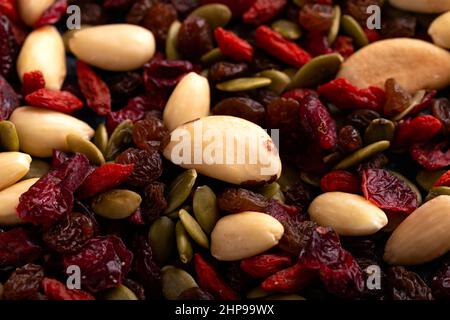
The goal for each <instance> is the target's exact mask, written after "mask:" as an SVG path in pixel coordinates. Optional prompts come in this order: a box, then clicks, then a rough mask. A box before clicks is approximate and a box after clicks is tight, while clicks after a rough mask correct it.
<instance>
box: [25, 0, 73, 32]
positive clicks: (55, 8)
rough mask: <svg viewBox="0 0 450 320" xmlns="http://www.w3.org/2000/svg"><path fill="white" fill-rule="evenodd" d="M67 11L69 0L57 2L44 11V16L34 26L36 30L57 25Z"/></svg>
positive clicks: (58, 0)
mask: <svg viewBox="0 0 450 320" xmlns="http://www.w3.org/2000/svg"><path fill="white" fill-rule="evenodd" d="M66 10H67V0H57V1H55V2H54V3H53V4H52V5H51V6H50V7H49V8H48V9H47V10H45V11H44V13H43V14H42V16H41V17H40V18H39V19H38V20H37V21H36V22H35V23H34V24H33V27H34V28H40V27H42V26H45V25H48V24H55V23H56V22H58V21H59V20H60V19H61V18H62V17H63V16H64V15H65V14H66Z"/></svg>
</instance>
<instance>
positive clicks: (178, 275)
mask: <svg viewBox="0 0 450 320" xmlns="http://www.w3.org/2000/svg"><path fill="white" fill-rule="evenodd" d="M161 283H162V292H163V295H164V298H166V299H167V300H175V299H176V298H178V296H179V295H180V294H181V293H182V292H183V291H185V290H187V289H191V288H198V284H197V282H195V280H194V278H193V277H192V276H191V275H190V274H189V273H187V272H186V271H184V270H183V269H180V268H175V267H174V266H165V267H164V268H162V270H161Z"/></svg>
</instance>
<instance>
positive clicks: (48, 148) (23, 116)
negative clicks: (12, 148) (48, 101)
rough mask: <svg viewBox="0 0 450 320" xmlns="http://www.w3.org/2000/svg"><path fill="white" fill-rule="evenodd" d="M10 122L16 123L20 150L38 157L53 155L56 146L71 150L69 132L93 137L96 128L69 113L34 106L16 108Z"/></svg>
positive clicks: (59, 148)
mask: <svg viewBox="0 0 450 320" xmlns="http://www.w3.org/2000/svg"><path fill="white" fill-rule="evenodd" d="M10 121H11V122H12V123H14V125H15V126H16V130H17V134H18V136H19V140H20V149H21V150H22V151H24V152H26V153H28V154H30V155H32V156H35V157H41V158H45V157H50V156H51V155H52V152H53V149H56V150H61V151H64V152H68V151H69V147H68V145H67V141H66V138H67V136H68V135H69V134H75V135H78V136H80V137H82V138H84V139H86V140H91V138H92V137H93V136H94V130H93V129H92V128H91V127H90V126H89V125H88V124H87V123H85V122H83V121H81V120H79V119H77V118H74V117H72V116H70V115H67V114H64V113H61V112H57V111H53V110H48V109H41V108H35V107H20V108H17V109H16V110H14V112H13V113H12V115H11V118H10Z"/></svg>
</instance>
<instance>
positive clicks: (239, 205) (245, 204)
mask: <svg viewBox="0 0 450 320" xmlns="http://www.w3.org/2000/svg"><path fill="white" fill-rule="evenodd" d="M217 202H218V205H219V208H220V210H222V211H225V212H229V213H237V212H242V211H258V212H264V210H265V209H266V207H267V205H268V202H267V199H266V197H264V196H263V195H260V194H259V193H255V192H252V191H250V190H247V189H243V188H228V189H226V190H225V191H224V192H222V193H221V194H220V195H219V196H218V197H217Z"/></svg>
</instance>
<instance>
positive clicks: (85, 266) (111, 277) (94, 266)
mask: <svg viewBox="0 0 450 320" xmlns="http://www.w3.org/2000/svg"><path fill="white" fill-rule="evenodd" d="M132 259H133V254H132V253H131V252H130V251H129V250H128V249H127V248H126V247H125V245H124V244H123V242H122V240H121V239H120V238H118V237H116V236H106V237H96V238H92V239H90V240H89V241H88V242H87V243H86V244H85V246H84V247H83V248H82V249H81V251H79V252H78V253H76V254H73V255H66V256H65V257H64V259H63V264H64V266H65V268H67V267H68V266H71V265H76V266H79V267H80V269H81V274H82V275H83V281H82V286H83V287H84V288H85V289H86V290H88V291H90V292H94V293H95V292H98V291H101V290H104V289H108V288H113V287H116V286H117V285H118V284H120V283H121V282H122V280H123V279H124V278H125V277H126V275H127V273H128V272H129V271H130V268H131V261H132Z"/></svg>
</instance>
